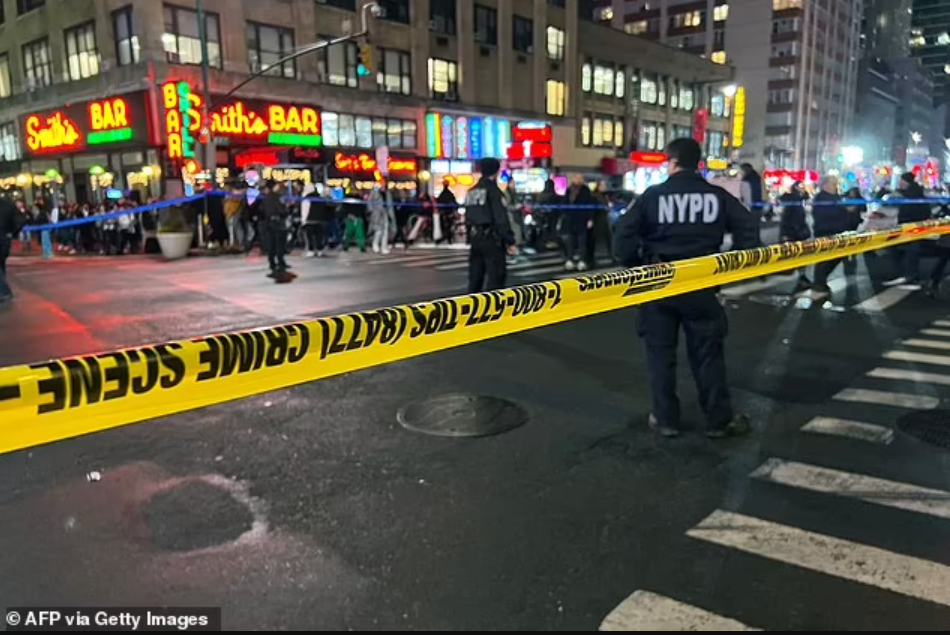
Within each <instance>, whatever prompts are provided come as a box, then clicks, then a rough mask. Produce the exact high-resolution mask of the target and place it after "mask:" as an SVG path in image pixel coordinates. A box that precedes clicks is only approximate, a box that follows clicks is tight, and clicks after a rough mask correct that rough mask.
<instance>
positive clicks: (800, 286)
mask: <svg viewBox="0 0 950 635" xmlns="http://www.w3.org/2000/svg"><path fill="white" fill-rule="evenodd" d="M811 286H812V284H811V280H809V279H808V278H806V277H804V276H802V277H801V278H799V279H798V282H797V283H796V284H795V290H794V291H793V292H792V293H802V292H803V291H808V290H809V289H811Z"/></svg>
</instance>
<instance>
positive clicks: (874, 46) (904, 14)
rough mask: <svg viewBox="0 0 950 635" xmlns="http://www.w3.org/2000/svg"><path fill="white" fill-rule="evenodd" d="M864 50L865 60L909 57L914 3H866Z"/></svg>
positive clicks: (909, 0) (869, 0) (867, 0)
mask: <svg viewBox="0 0 950 635" xmlns="http://www.w3.org/2000/svg"><path fill="white" fill-rule="evenodd" d="M864 1H865V6H864V18H863V25H862V27H861V48H862V51H863V54H864V56H865V57H879V58H882V59H893V58H900V57H909V56H910V35H909V34H910V32H911V28H912V16H913V13H914V11H913V0H864Z"/></svg>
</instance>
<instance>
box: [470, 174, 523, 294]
mask: <svg viewBox="0 0 950 635" xmlns="http://www.w3.org/2000/svg"><path fill="white" fill-rule="evenodd" d="M500 169H501V164H500V163H499V162H498V160H497V159H482V162H481V173H482V178H481V179H480V180H479V181H478V183H477V184H475V187H473V188H472V189H470V190H469V191H468V194H466V196H465V224H466V226H467V228H468V237H469V243H470V245H471V248H470V251H469V255H468V292H469V293H480V292H481V291H483V290H484V291H494V290H496V289H501V288H503V287H504V286H505V278H506V275H507V260H506V255H512V256H514V255H517V253H518V250H517V248H516V247H515V236H514V232H513V231H512V229H511V224H510V223H509V222H508V208H507V206H506V205H505V199H504V197H503V195H502V193H501V190H500V189H499V188H498V183H497V182H496V179H497V178H498V170H500Z"/></svg>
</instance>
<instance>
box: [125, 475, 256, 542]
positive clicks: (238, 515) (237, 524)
mask: <svg viewBox="0 0 950 635" xmlns="http://www.w3.org/2000/svg"><path fill="white" fill-rule="evenodd" d="M142 512H143V515H144V517H145V525H146V526H147V527H148V529H149V532H150V533H151V536H152V541H153V542H154V544H155V546H156V547H158V548H159V549H164V550H166V551H195V550H197V549H207V548H208V547H214V546H216V545H220V544H224V543H227V542H231V541H233V540H237V538H239V537H240V536H241V535H242V534H244V533H245V532H246V531H248V530H250V529H251V527H252V525H253V522H254V516H253V514H252V513H251V510H250V509H248V507H247V506H246V505H245V504H243V503H241V502H239V501H238V500H236V499H235V498H234V496H232V495H231V492H229V491H227V490H226V489H223V488H221V487H216V486H215V485H212V484H211V483H208V482H206V481H201V480H194V481H185V482H184V483H182V484H181V485H178V486H176V487H173V488H170V489H167V490H162V491H160V492H158V493H157V494H155V495H154V496H152V497H151V498H150V499H149V500H148V501H147V502H146V503H145V505H144V506H143V510H142Z"/></svg>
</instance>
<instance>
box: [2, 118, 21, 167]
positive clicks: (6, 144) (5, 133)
mask: <svg viewBox="0 0 950 635" xmlns="http://www.w3.org/2000/svg"><path fill="white" fill-rule="evenodd" d="M19 158H20V144H19V143H17V138H16V124H15V123H13V122H10V123H5V124H3V125H2V126H0V161H16V160H17V159H19Z"/></svg>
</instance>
